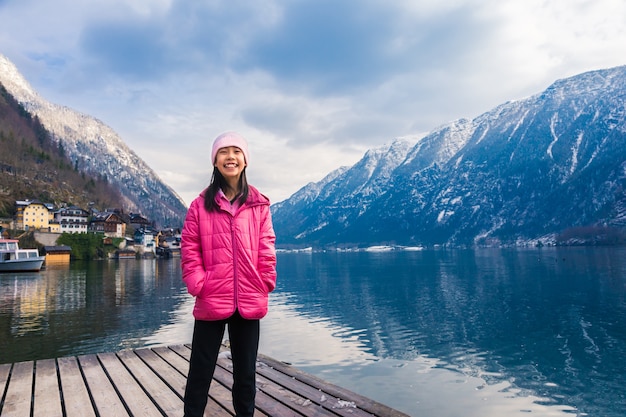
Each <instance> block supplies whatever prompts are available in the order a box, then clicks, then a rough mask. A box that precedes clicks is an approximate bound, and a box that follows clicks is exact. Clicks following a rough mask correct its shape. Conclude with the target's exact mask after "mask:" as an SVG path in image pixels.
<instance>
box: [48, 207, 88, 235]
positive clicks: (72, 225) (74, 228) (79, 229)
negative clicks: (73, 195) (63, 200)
mask: <svg viewBox="0 0 626 417" xmlns="http://www.w3.org/2000/svg"><path fill="white" fill-rule="evenodd" d="M54 221H55V222H56V223H58V225H59V233H87V229H88V226H89V213H88V212H87V210H83V209H81V208H80V207H76V206H70V207H64V208H62V209H60V210H58V211H57V212H56V213H54Z"/></svg>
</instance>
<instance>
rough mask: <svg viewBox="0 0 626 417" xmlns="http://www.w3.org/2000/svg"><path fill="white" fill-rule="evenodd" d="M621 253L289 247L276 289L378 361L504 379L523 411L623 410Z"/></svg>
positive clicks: (625, 309) (625, 343)
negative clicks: (295, 250)
mask: <svg viewBox="0 0 626 417" xmlns="http://www.w3.org/2000/svg"><path fill="white" fill-rule="evenodd" d="M625 260H626V258H625V257H624V250H623V249H584V248H582V249H543V250H484V251H424V252H417V253H416V252H409V253H405V252H402V253H378V254H376V253H328V254H315V253H312V254H307V255H304V254H283V255H282V256H281V257H280V259H279V273H280V274H279V276H280V278H281V280H280V283H279V288H278V290H279V292H283V293H286V294H288V295H289V296H288V297H287V298H286V299H285V300H286V303H288V305H289V306H290V307H292V308H293V310H294V311H295V312H297V314H299V315H302V316H304V317H308V318H310V320H311V322H315V320H317V318H322V319H323V320H328V323H329V324H330V325H331V326H335V327H336V328H337V329H338V330H335V331H334V336H336V337H339V335H341V334H344V333H345V334H348V335H350V338H355V339H356V340H355V341H356V342H357V344H358V345H359V349H358V351H359V352H366V353H367V354H368V357H372V358H375V360H376V361H390V362H394V361H400V362H401V363H402V366H405V365H406V364H409V365H414V364H415V363H419V362H420V361H423V360H425V359H429V358H430V359H434V360H436V365H434V367H433V369H437V370H440V369H445V370H448V371H450V372H454V373H456V374H457V375H459V376H460V377H461V378H478V379H479V380H480V381H483V382H482V383H479V384H478V385H476V386H475V389H476V390H481V393H482V392H486V391H485V389H486V388H492V387H501V386H502V384H505V385H506V386H507V387H508V388H507V389H506V391H505V392H506V393H507V394H511V393H515V395H517V396H523V397H526V398H530V396H532V398H534V399H535V402H533V403H532V405H533V406H532V407H530V406H526V407H524V408H520V409H518V412H527V410H537V407H539V406H544V407H548V406H551V405H552V406H551V409H550V412H563V411H564V410H568V412H569V413H573V410H574V409H577V410H579V411H578V412H577V413H578V414H579V415H584V414H585V413H589V414H592V415H624V414H623V413H624V412H623V411H622V410H624V409H626V407H624V406H625V405H626V403H625V400H624V397H623V395H622V388H623V387H624V386H625V384H626V365H625V364H624V363H623V360H622V358H623V357H624V355H625V354H626V320H625V319H626V303H625V298H624V295H625V293H626V290H625V287H626V284H625V283H626V279H625V277H626V265H625ZM318 331H319V329H317V330H316V332H318ZM339 339H341V337H339ZM341 340H344V339H341ZM320 349H321V350H323V348H320ZM328 350H330V349H328ZM304 366H307V365H306V364H304ZM331 372H332V371H331ZM412 377H413V378H415V375H413V376H412ZM429 377H430V376H429ZM339 379H341V377H339ZM404 382H405V383H409V382H410V380H407V381H404ZM372 395H374V396H375V392H374V393H373V394H372ZM509 404H512V402H509ZM541 410H542V413H546V412H548V411H547V410H545V409H541ZM617 410H619V411H617ZM457 411H459V410H458V409H457ZM482 411H483V412H485V410H484V409H482ZM509 411H511V412H512V411H513V410H509ZM437 415H441V414H437ZM464 415H468V414H467V413H464ZM477 415H480V413H479V414H477ZM482 415H485V414H482ZM489 415H496V414H489ZM542 415H544V414H542ZM570 415H571V414H570Z"/></svg>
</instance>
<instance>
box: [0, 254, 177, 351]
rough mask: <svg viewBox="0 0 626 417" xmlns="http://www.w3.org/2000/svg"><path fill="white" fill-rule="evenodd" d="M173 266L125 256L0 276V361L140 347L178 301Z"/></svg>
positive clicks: (175, 264) (172, 264)
mask: <svg viewBox="0 0 626 417" xmlns="http://www.w3.org/2000/svg"><path fill="white" fill-rule="evenodd" d="M178 270H179V265H178V264H177V263H176V262H163V261H155V260H145V261H135V260H131V261H130V262H126V261H122V262H115V261H102V262H87V263H84V264H83V263H72V264H71V266H66V267H60V266H55V267H51V268H47V269H46V270H44V271H42V272H39V273H14V274H5V273H3V274H0V300H1V301H2V303H1V305H0V334H1V335H2V337H1V338H0V363H6V362H17V361H22V360H32V359H44V358H50V357H60V356H66V355H72V354H82V353H94V352H102V351H109V350H118V349H121V348H125V347H135V346H141V345H143V344H144V343H143V341H141V337H142V336H146V335H150V334H152V333H154V331H156V330H157V329H158V328H159V327H160V326H161V325H162V324H163V323H164V322H167V320H168V319H169V316H170V314H171V312H172V311H175V310H176V309H177V306H178V304H180V303H181V302H182V299H183V295H184V294H183V293H182V292H181V287H182V283H181V282H180V273H179V272H178Z"/></svg>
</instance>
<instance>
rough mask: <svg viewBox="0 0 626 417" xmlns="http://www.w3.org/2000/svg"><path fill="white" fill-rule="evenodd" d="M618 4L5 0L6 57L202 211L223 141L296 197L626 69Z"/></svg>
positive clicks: (1, 17)
mask: <svg viewBox="0 0 626 417" xmlns="http://www.w3.org/2000/svg"><path fill="white" fill-rule="evenodd" d="M623 16H626V3H624V2H622V1H621V0H591V1H585V0H572V1H551V2H550V1H545V0H528V1H523V2H522V1H516V0H487V1H483V0H456V1H446V2H441V1H435V0H428V1H420V2H415V1H399V0H398V1H394V2H391V3H389V2H386V3H381V2H375V1H346V2H342V3H341V4H340V5H338V4H337V3H336V2H334V1H329V0H317V1H313V0H307V1H301V2H291V1H287V0H280V1H279V0H276V1H267V2H247V1H222V0H212V1H207V2H186V1H181V0H160V1H151V0H150V1H148V0H144V1H138V2H130V3H129V2H125V1H116V2H114V3H112V2H110V1H104V0H101V1H89V2H87V1H78V2H76V1H69V0H59V1H56V2H42V1H36V0H21V1H8V2H7V1H5V2H0V21H2V22H3V24H2V25H1V26H0V53H3V54H4V55H6V56H7V57H8V58H9V59H11V60H12V61H13V62H14V63H15V64H16V65H17V67H18V68H19V69H20V71H21V72H22V73H23V75H24V76H25V77H26V78H27V79H28V80H29V81H30V82H31V84H32V85H33V86H34V88H35V89H36V90H38V91H39V92H40V93H41V94H42V96H44V97H45V98H47V99H48V100H50V101H53V102H55V103H59V104H63V105H67V106H69V107H72V108H74V109H76V110H79V111H81V112H84V113H88V114H91V115H93V116H95V117H98V118H100V119H101V120H103V121H104V122H105V123H107V124H109V125H110V126H111V127H113V128H114V129H115V130H116V131H117V132H118V133H120V134H121V136H122V138H123V139H124V141H125V142H126V143H127V144H128V145H129V146H130V147H131V148H132V149H133V150H135V152H136V153H137V154H138V155H139V156H140V157H141V158H142V159H144V160H145V161H146V162H147V163H148V164H149V165H150V166H151V167H153V168H154V169H155V171H156V172H157V173H158V174H159V175H160V176H161V177H162V178H163V179H164V180H165V181H166V182H167V183H168V184H169V185H170V186H171V187H172V188H174V189H175V190H176V191H177V192H178V193H179V194H180V195H181V196H182V197H183V199H184V200H185V202H187V203H189V202H190V201H191V199H192V198H193V197H195V196H196V195H197V193H198V192H199V191H200V190H201V189H202V188H204V187H205V186H206V183H207V182H208V180H209V177H210V175H211V167H210V165H209V164H207V160H206V153H208V149H209V147H210V144H211V141H212V139H213V138H214V137H215V136H216V135H217V134H219V133H221V132H223V131H225V130H239V131H241V133H242V134H244V135H245V136H246V137H247V138H248V140H249V142H250V147H251V153H252V155H253V158H254V159H253V160H252V161H253V162H252V164H251V166H250V168H249V178H250V182H251V183H252V184H255V185H257V186H258V187H259V188H260V189H261V190H262V191H264V192H265V193H266V194H268V195H269V197H270V198H271V199H272V201H275V202H276V201H280V200H282V199H285V198H287V197H289V195H291V194H292V193H294V192H295V191H297V189H298V188H300V187H302V186H304V185H305V184H306V183H308V182H309V181H318V180H320V179H321V178H323V177H324V176H325V175H326V174H327V173H328V172H330V171H331V170H333V169H336V168H338V167H339V166H341V165H351V164H353V163H355V162H356V161H357V160H358V159H359V158H360V156H361V155H362V154H363V152H364V151H365V150H366V149H368V148H371V147H375V146H379V145H382V144H383V143H388V142H390V140H391V139H393V138H394V137H397V136H405V135H412V134H416V133H419V132H426V131H429V130H431V129H434V128H435V127H437V126H439V125H441V124H443V123H446V122H449V121H452V120H454V119H457V118H460V117H470V118H471V117H475V116H478V115H479V114H480V113H482V112H484V111H487V110H489V109H490V108H492V107H495V106H496V105H498V104H500V103H502V102H504V101H507V100H513V99H519V98H523V97H526V96H528V95H531V94H534V93H538V92H540V91H541V90H543V89H544V88H546V87H547V86H548V85H549V84H550V83H552V82H553V81H554V80H556V79H558V78H564V77H568V76H571V75H574V74H577V73H580V72H584V71H588V70H592V69H598V68H606V67H611V66H616V65H622V64H626V62H624V59H623V58H622V56H623V45H625V44H626V28H625V27H624V25H623V22H622V20H623Z"/></svg>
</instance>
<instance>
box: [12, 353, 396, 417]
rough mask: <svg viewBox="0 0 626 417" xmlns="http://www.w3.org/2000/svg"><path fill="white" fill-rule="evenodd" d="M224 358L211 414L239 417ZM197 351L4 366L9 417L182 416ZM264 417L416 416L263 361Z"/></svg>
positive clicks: (259, 377) (260, 394)
mask: <svg viewBox="0 0 626 417" xmlns="http://www.w3.org/2000/svg"><path fill="white" fill-rule="evenodd" d="M228 353H229V352H228V350H227V348H226V350H223V351H222V352H221V353H220V356H219V358H218V364H217V367H216V369H215V373H214V378H213V381H212V383H211V386H210V389H209V393H208V398H207V399H208V401H207V408H206V410H205V413H204V415H205V416H207V417H208V416H225V415H233V414H234V410H233V407H232V392H231V387H232V382H233V375H232V360H231V358H230V355H229V354H228ZM190 356H191V348H190V347H189V345H176V346H170V347H165V346H162V347H155V348H143V349H138V350H134V351H130V350H127V351H121V352H118V353H117V354H116V353H102V354H99V355H85V356H79V357H69V358H59V359H56V360H55V359H47V360H40V361H37V362H32V361H31V362H21V363H16V364H13V365H10V364H4V365H0V392H1V393H2V394H0V396H3V398H1V402H0V407H1V408H0V414H1V415H2V416H3V417H7V416H8V417H11V416H17V417H28V416H33V417H41V416H45V417H62V416H67V417H95V416H96V415H97V416H101V417H118V416H120V417H129V416H137V417H139V416H150V417H151V416H161V415H164V416H180V415H182V408H183V396H184V390H185V385H186V382H187V381H186V375H187V372H188V368H189V358H190ZM256 386H257V390H258V391H257V395H256V404H255V405H256V412H255V416H257V417H268V416H271V417H366V416H367V417H372V416H379V417H383V416H384V417H408V416H407V415H406V414H404V413H401V412H400V411H397V410H394V409H392V408H390V407H387V406H386V405H384V404H380V403H377V402H376V401H373V400H371V399H368V398H366V397H363V396H361V395H358V394H356V393H354V392H351V391H348V390H346V389H344V388H341V387H338V386H336V385H333V384H330V383H328V382H326V381H324V380H322V379H320V378H317V377H315V376H313V375H310V374H307V373H305V372H302V371H300V370H298V369H297V368H293V367H291V366H289V365H286V364H284V363H282V362H279V361H277V360H275V359H272V358H269V357H266V356H264V355H259V362H258V364H257V374H256Z"/></svg>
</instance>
